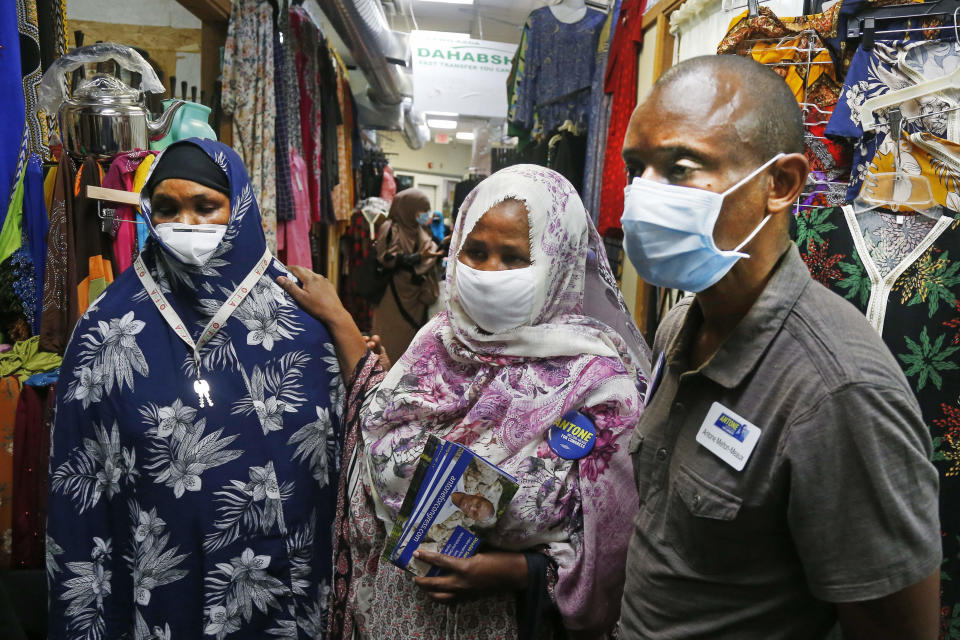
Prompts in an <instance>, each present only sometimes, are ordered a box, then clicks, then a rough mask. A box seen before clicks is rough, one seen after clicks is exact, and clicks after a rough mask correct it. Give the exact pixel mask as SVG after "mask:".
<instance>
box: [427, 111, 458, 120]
mask: <svg viewBox="0 0 960 640" xmlns="http://www.w3.org/2000/svg"><path fill="white" fill-rule="evenodd" d="M426 115H428V116H437V117H438V118H457V117H459V116H460V114H459V113H454V112H453V111H427V113H426Z"/></svg>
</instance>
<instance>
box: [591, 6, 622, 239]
mask: <svg viewBox="0 0 960 640" xmlns="http://www.w3.org/2000/svg"><path fill="white" fill-rule="evenodd" d="M620 2H621V0H614V3H613V6H612V7H611V8H610V13H609V14H607V21H606V23H604V26H603V30H602V31H601V32H600V45H599V48H598V50H597V65H596V68H594V70H593V83H592V85H591V87H590V113H591V114H593V116H592V120H593V122H592V125H593V126H591V127H590V128H589V129H588V130H587V156H586V169H585V171H584V175H583V206H584V207H586V209H587V212H588V213H589V214H590V217H591V218H593V223H594V224H596V223H597V217H598V215H599V209H600V179H601V177H602V176H603V156H604V153H603V143H604V142H605V141H606V139H607V130H608V129H609V125H610V107H611V105H612V103H613V100H612V99H611V98H610V96H608V95H607V94H606V93H605V92H604V90H603V81H604V79H605V77H606V71H607V58H608V57H609V56H610V43H611V42H612V41H613V35H614V34H615V33H616V28H617V22H618V21H619V18H620Z"/></svg>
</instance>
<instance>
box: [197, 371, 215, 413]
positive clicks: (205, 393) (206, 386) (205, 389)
mask: <svg viewBox="0 0 960 640" xmlns="http://www.w3.org/2000/svg"><path fill="white" fill-rule="evenodd" d="M193 390H194V391H196V392H197V397H198V398H199V399H200V408H201V409H203V407H204V403H206V404H209V405H210V406H211V407H212V406H213V398H211V397H210V383H209V382H207V381H206V380H204V379H203V378H197V380H196V382H194V383H193Z"/></svg>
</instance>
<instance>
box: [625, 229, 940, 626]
mask: <svg viewBox="0 0 960 640" xmlns="http://www.w3.org/2000/svg"><path fill="white" fill-rule="evenodd" d="M701 322H702V314H701V311H700V307H699V305H697V304H696V303H695V302H694V299H693V297H688V298H686V299H684V300H683V301H682V302H681V303H680V304H679V305H678V306H677V307H676V308H675V309H673V310H671V312H670V313H669V314H668V315H667V317H666V319H665V321H664V323H663V325H662V326H661V328H660V329H659V331H658V332H657V337H656V340H655V342H654V354H655V355H656V354H659V353H661V352H662V351H665V364H664V366H663V368H662V375H661V376H660V379H659V384H658V386H657V387H656V388H655V390H654V393H653V396H652V398H651V399H650V400H649V402H648V405H647V409H646V411H645V413H644V414H643V417H642V419H641V420H640V423H639V425H638V426H637V429H636V432H635V434H634V436H633V438H632V440H631V443H630V451H631V453H632V455H633V460H634V470H635V474H636V480H637V488H638V493H639V499H640V513H639V515H638V516H637V518H636V527H635V531H634V535H633V538H632V540H631V541H630V550H629V555H628V559H627V580H626V587H625V591H624V598H623V608H622V614H621V615H622V619H621V626H622V631H623V633H622V637H624V638H630V639H633V638H654V639H656V640H668V639H672V638H710V639H712V640H715V639H720V638H731V639H733V638H736V639H737V640H749V639H753V638H756V639H757V640H760V639H762V640H775V639H779V638H803V639H809V638H822V637H825V636H826V635H827V634H828V632H829V631H830V629H831V628H832V627H834V625H835V622H836V609H835V606H834V605H833V604H831V603H840V602H855V601H859V600H869V599H873V598H879V597H881V596H885V595H888V594H891V593H894V592H896V591H898V590H900V589H902V588H904V587H906V586H908V585H911V584H914V583H916V582H919V581H920V580H922V579H923V578H925V577H926V576H928V575H930V574H931V573H933V572H934V571H935V570H936V569H937V567H938V566H939V565H940V559H941V552H940V529H939V518H938V515H937V514H938V511H937V509H938V508H937V489H938V481H937V472H936V470H935V469H934V467H933V465H932V464H931V463H930V462H929V457H930V453H931V445H930V435H929V432H928V430H927V429H926V427H925V426H924V423H923V420H922V418H921V416H920V409H919V407H918V406H917V403H916V400H915V399H914V397H913V394H912V393H911V391H910V388H909V387H908V386H907V381H906V379H905V378H904V376H903V373H902V372H901V370H900V367H899V366H897V363H896V362H895V361H894V359H893V356H891V354H890V352H889V351H888V350H887V348H886V346H885V345H884V344H883V342H882V341H881V340H880V337H879V336H878V335H877V332H876V331H875V330H874V329H873V328H872V327H871V326H870V325H869V324H867V321H866V319H865V318H864V317H863V316H862V315H861V314H860V313H859V312H858V311H857V310H856V309H854V307H853V306H852V305H850V304H849V303H847V302H846V301H845V300H843V299H842V298H840V297H839V296H837V295H836V294H834V293H832V292H830V291H828V290H827V289H826V288H825V287H823V286H821V285H820V284H818V283H816V282H814V281H813V280H812V279H811V277H810V273H809V271H808V270H807V267H806V266H805V265H804V263H803V261H802V260H801V259H800V256H799V254H798V252H797V249H796V247H791V248H790V250H789V251H788V253H786V254H785V255H784V257H783V258H782V259H781V261H780V263H779V265H778V267H777V269H776V272H775V273H774V274H773V276H772V277H771V279H770V281H769V283H768V284H767V286H766V289H765V290H764V292H763V293H762V294H761V296H760V297H759V298H758V300H757V301H756V303H755V304H754V305H753V308H751V310H750V312H749V313H748V314H747V316H746V317H745V318H744V319H743V320H742V321H741V322H740V324H739V325H738V326H737V328H736V330H735V331H734V333H733V334H732V335H731V336H730V337H729V338H728V339H727V341H726V342H725V343H724V344H723V346H722V347H721V348H720V350H719V351H718V352H717V353H716V354H715V355H714V356H713V357H712V358H711V359H710V361H709V362H707V363H706V364H705V365H703V366H702V367H701V368H700V369H697V370H696V371H690V368H689V366H688V365H687V362H688V353H689V350H690V345H691V339H692V337H693V336H695V335H696V331H697V329H698V328H699V326H700V324H701ZM698 440H699V441H698ZM701 442H702V443H701ZM713 451H716V452H717V453H714V452H713ZM721 455H723V456H725V457H726V459H727V461H724V459H721ZM741 463H742V466H743V468H742V470H740V471H738V470H737V469H736V468H735V466H736V465H739V464H741Z"/></svg>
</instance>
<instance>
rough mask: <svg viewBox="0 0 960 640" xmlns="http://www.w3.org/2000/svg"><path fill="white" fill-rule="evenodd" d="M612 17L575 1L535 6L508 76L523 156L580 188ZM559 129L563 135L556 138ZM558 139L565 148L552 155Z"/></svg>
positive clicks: (513, 126)
mask: <svg viewBox="0 0 960 640" xmlns="http://www.w3.org/2000/svg"><path fill="white" fill-rule="evenodd" d="M567 4H569V5H570V6H569V7H568V6H567ZM607 22H608V17H607V14H606V13H605V12H603V11H600V10H598V9H595V8H593V7H588V6H584V5H583V4H582V3H576V2H571V3H559V4H557V5H554V6H549V7H541V8H539V9H536V10H534V11H533V12H531V13H530V15H529V16H528V17H527V20H526V22H525V23H524V27H523V33H522V35H521V37H520V45H519V48H518V50H517V54H516V55H515V56H514V58H513V66H512V68H511V72H510V76H509V79H508V82H507V94H508V95H507V100H508V115H507V120H508V122H509V128H510V132H511V134H512V135H518V136H519V137H520V138H521V141H520V150H521V151H523V152H524V155H523V157H524V161H526V162H529V163H535V164H539V165H541V166H547V167H550V168H553V169H556V170H558V171H560V172H561V173H563V174H564V175H565V176H566V177H567V178H570V179H571V181H572V182H573V183H574V184H575V185H577V187H578V191H581V192H582V189H583V177H584V169H585V165H586V162H587V157H586V137H587V131H588V128H589V127H591V126H594V124H595V123H594V121H593V116H592V115H591V100H592V94H591V87H592V86H593V83H594V77H595V75H596V73H597V64H598V57H597V51H598V45H599V43H600V40H601V33H608V31H606V30H605V29H604V25H605V24H606V23H607ZM601 62H602V61H601ZM565 124H566V126H564V125H565ZM558 135H559V136H560V138H561V140H559V141H556V140H554V138H555V137H556V136H558ZM571 137H574V138H576V139H575V140H570V138H571ZM558 143H559V144H560V146H561V151H560V152H559V153H558V152H556V151H554V153H553V155H554V157H552V158H551V149H554V148H555V147H556V146H557V144H558ZM551 160H553V163H551Z"/></svg>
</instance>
